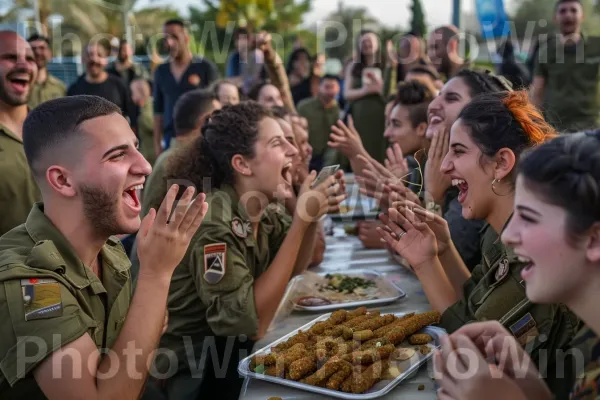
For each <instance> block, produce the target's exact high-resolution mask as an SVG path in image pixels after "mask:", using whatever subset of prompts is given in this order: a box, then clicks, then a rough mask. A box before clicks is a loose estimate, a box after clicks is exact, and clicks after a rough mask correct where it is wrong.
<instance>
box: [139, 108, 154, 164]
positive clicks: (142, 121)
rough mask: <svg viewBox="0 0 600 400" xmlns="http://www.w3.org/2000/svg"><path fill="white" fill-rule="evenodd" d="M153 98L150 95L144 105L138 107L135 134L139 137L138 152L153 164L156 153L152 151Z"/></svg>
mask: <svg viewBox="0 0 600 400" xmlns="http://www.w3.org/2000/svg"><path fill="white" fill-rule="evenodd" d="M152 104H153V98H152V97H150V98H149V99H148V100H147V101H146V104H144V107H139V109H140V113H139V115H138V118H137V135H138V137H139V138H140V152H141V153H142V155H143V156H144V158H145V159H146V160H147V161H148V162H149V163H150V165H154V163H155V162H156V153H155V152H154V142H153V140H154V111H153V105H152Z"/></svg>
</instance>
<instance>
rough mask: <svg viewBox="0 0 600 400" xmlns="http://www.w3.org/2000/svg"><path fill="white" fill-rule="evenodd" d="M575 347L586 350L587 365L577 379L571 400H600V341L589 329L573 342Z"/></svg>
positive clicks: (584, 330)
mask: <svg viewBox="0 0 600 400" xmlns="http://www.w3.org/2000/svg"><path fill="white" fill-rule="evenodd" d="M573 347H575V348H584V349H585V350H586V351H588V352H589V354H585V356H586V358H587V359H588V360H587V364H586V366H585V370H584V371H583V373H582V374H581V376H579V377H578V378H577V381H576V382H575V386H574V387H573V390H572V392H571V395H570V397H569V399H571V400H598V399H600V340H599V339H598V336H597V335H596V334H595V333H594V332H593V331H592V330H591V329H589V328H585V329H583V330H582V332H581V334H580V335H578V337H577V338H576V339H575V340H574V341H573Z"/></svg>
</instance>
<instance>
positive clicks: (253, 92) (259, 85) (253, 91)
mask: <svg viewBox="0 0 600 400" xmlns="http://www.w3.org/2000/svg"><path fill="white" fill-rule="evenodd" d="M271 84H272V83H271V81H269V80H268V79H265V80H260V81H258V82H256V83H255V84H254V85H253V86H252V87H251V88H250V90H249V91H248V97H249V98H250V99H252V100H255V101H258V96H260V91H261V90H262V89H263V88H264V87H265V86H267V85H271Z"/></svg>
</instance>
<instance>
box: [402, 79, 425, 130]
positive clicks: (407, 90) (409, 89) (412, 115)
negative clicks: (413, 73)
mask: <svg viewBox="0 0 600 400" xmlns="http://www.w3.org/2000/svg"><path fill="white" fill-rule="evenodd" d="M433 97H434V96H433V93H431V91H430V90H429V89H427V87H426V86H425V85H423V84H422V83H421V82H415V81H409V82H401V83H400V84H399V85H398V92H397V93H396V99H395V101H396V105H400V106H402V107H406V109H407V110H408V118H409V119H410V123H411V124H412V126H413V128H416V127H417V126H419V124H421V123H427V108H428V107H429V103H431V101H432V100H433Z"/></svg>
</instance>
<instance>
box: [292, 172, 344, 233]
mask: <svg viewBox="0 0 600 400" xmlns="http://www.w3.org/2000/svg"><path fill="white" fill-rule="evenodd" d="M316 176H317V173H316V171H312V172H311V173H310V175H309V176H308V177H307V178H306V179H305V180H304V183H303V184H302V187H301V188H300V193H299V194H298V201H297V203H296V213H295V215H294V218H300V220H301V221H303V222H305V223H312V222H315V221H318V220H319V219H320V218H321V217H322V216H323V215H325V214H327V213H334V212H338V211H339V209H340V203H341V202H342V201H344V199H345V198H346V184H345V182H344V172H343V171H338V172H336V173H335V175H334V176H330V177H329V178H327V179H325V180H324V181H323V182H321V183H320V184H319V185H317V186H315V187H314V188H311V187H310V186H311V185H312V183H313V182H314V180H315V178H316Z"/></svg>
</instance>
